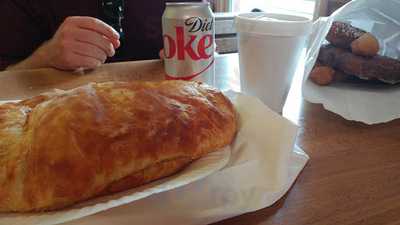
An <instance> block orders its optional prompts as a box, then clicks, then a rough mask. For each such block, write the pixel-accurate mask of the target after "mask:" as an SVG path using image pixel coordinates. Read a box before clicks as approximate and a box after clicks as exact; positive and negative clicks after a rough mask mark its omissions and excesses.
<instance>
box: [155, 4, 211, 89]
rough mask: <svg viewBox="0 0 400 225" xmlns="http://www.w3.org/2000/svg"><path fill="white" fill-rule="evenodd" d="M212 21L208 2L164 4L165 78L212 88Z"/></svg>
mask: <svg viewBox="0 0 400 225" xmlns="http://www.w3.org/2000/svg"><path fill="white" fill-rule="evenodd" d="M214 20H215V18H214V14H213V12H212V11H211V8H210V4H209V3H193V2H191V3H166V8H165V11H164V14H163V17H162V28H163V40H164V63H165V72H166V78H167V79H172V80H196V81H202V82H205V83H207V84H210V85H214V78H215V76H214V73H215V66H214V62H215V59H214V51H215V42H214V38H215V28H214Z"/></svg>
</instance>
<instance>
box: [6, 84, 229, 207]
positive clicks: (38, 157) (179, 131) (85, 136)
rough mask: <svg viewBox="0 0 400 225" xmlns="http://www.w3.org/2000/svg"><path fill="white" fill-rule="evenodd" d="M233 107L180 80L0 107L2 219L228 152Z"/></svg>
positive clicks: (86, 90)
mask: <svg viewBox="0 0 400 225" xmlns="http://www.w3.org/2000/svg"><path fill="white" fill-rule="evenodd" d="M236 130H237V125H236V114H235V111H234V109H233V106H232V104H231V102H230V101H229V100H228V99H227V98H226V97H225V96H224V95H223V94H222V93H221V92H219V91H216V90H214V89H212V88H210V87H208V86H206V85H203V84H200V83H194V82H184V81H163V82H107V83H99V84H89V85H86V86H82V87H79V88H76V89H73V90H70V91H55V92H52V93H47V94H44V95H40V96H37V97H34V98H31V99H28V100H25V101H22V102H19V103H8V104H3V105H0V212H29V211H44V210H53V209H59V208H63V207H67V206H70V205H72V204H74V203H77V202H80V201H83V200H87V199H89V198H93V197H96V196H100V195H105V194H109V193H113V192H117V191H122V190H126V189H129V188H132V187H136V186H140V185H143V184H146V183H148V182H150V181H153V180H155V179H159V178H162V177H165V176H168V175H171V174H174V173H176V172H177V171H179V170H181V169H183V168H184V167H185V166H187V165H188V164H190V163H191V162H192V161H193V160H195V159H198V158H200V157H201V156H203V155H205V154H207V153H210V152H212V151H215V150H218V149H220V148H222V147H224V146H226V145H229V144H230V143H231V142H232V141H233V139H234V136H235V134H236Z"/></svg>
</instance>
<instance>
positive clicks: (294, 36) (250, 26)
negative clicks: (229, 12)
mask: <svg viewBox="0 0 400 225" xmlns="http://www.w3.org/2000/svg"><path fill="white" fill-rule="evenodd" d="M235 21H236V22H235V25H236V30H237V32H238V39H239V40H238V45H239V62H240V82H241V89H242V92H244V93H246V94H249V95H253V96H256V97H258V98H260V99H261V100H262V101H263V102H264V103H265V104H266V105H267V106H269V107H270V108H271V109H272V110H274V111H275V112H277V113H282V109H283V106H284V103H285V101H286V97H287V94H288V91H289V88H290V84H291V81H292V78H293V75H294V73H295V71H296V69H297V65H298V61H299V59H300V55H301V53H302V51H303V49H304V47H305V43H306V39H307V36H308V35H309V33H310V32H311V27H312V21H311V20H310V19H308V18H305V17H300V16H293V15H283V14H272V13H264V12H258V13H245V14H239V15H238V16H237V17H236V20H235Z"/></svg>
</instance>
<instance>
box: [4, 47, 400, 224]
mask: <svg viewBox="0 0 400 225" xmlns="http://www.w3.org/2000/svg"><path fill="white" fill-rule="evenodd" d="M216 62H217V64H216V81H217V86H218V87H220V88H221V89H223V90H227V89H234V90H239V89H240V79H239V70H238V60H237V55H236V54H232V55H227V56H221V57H218V58H217V61H216ZM162 77H163V65H162V63H161V62H160V61H146V62H141V63H136V62H128V63H122V64H110V65H105V66H103V67H102V68H100V69H98V70H96V71H91V72H85V73H81V74H79V73H72V74H71V73H67V72H59V71H54V70H40V71H21V72H18V73H15V72H13V73H10V72H3V73H0V100H8V99H19V98H23V97H28V96H30V95H34V94H38V93H41V92H43V91H48V90H51V89H53V88H71V87H74V86H78V85H81V84H84V83H87V82H91V81H104V80H130V79H145V80H154V79H162ZM298 80H301V79H297V83H296V84H293V85H292V89H296V90H292V94H291V95H290V97H289V100H288V102H287V103H286V107H285V109H286V111H284V115H285V116H286V117H288V118H290V119H291V120H292V121H293V122H295V123H297V124H298V125H299V126H300V132H299V136H298V140H297V144H298V145H299V146H300V147H301V148H303V149H304V150H305V151H306V152H307V153H308V154H309V156H310V158H311V159H310V161H309V163H308V164H307V166H306V167H305V169H304V170H303V172H302V173H301V174H300V176H299V178H298V180H297V182H296V183H295V184H294V185H293V187H292V188H291V190H290V191H289V192H288V193H287V194H286V195H285V197H284V198H283V199H281V200H280V201H278V202H277V203H276V204H274V205H273V206H271V207H269V208H265V209H262V210H259V211H257V212H253V213H249V214H246V215H242V216H239V217H235V218H231V219H228V220H225V221H221V222H219V223H215V224H214V225H228V224H229V225H331V224H332V225H386V224H387V225H397V224H400V120H396V121H392V122H390V123H385V124H379V125H373V126H368V125H364V124H361V123H357V122H350V121H346V120H344V119H343V118H341V117H340V116H338V115H335V114H333V113H331V112H328V111H326V110H324V109H323V108H322V106H320V105H316V104H310V103H307V102H304V101H303V100H302V99H301V92H300V90H298V89H300V85H299V84H298ZM382 110H384V109H382Z"/></svg>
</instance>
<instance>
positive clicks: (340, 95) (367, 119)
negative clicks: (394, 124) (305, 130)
mask: <svg viewBox="0 0 400 225" xmlns="http://www.w3.org/2000/svg"><path fill="white" fill-rule="evenodd" d="M399 8H400V1H394V0H388V1H381V0H355V1H352V2H350V3H349V4H347V5H346V6H344V7H343V8H341V9H340V10H338V11H336V12H335V13H334V14H333V15H332V16H330V17H324V18H320V19H318V20H317V21H316V22H315V23H314V26H313V32H312V35H311V37H310V45H309V49H308V54H307V59H306V69H305V74H306V76H305V79H304V85H303V96H304V98H305V99H306V100H307V101H310V102H312V103H321V104H322V105H323V106H324V108H325V109H327V110H329V111H332V112H334V113H336V114H339V115H340V116H342V117H344V118H345V119H347V120H354V121H360V122H363V123H366V124H376V123H383V122H388V121H391V120H394V119H397V118H400V104H398V102H399V100H398V99H399V97H400V85H393V86H391V85H379V84H377V85H373V84H354V83H353V84H351V83H348V84H346V83H344V82H343V83H335V84H332V85H329V86H324V87H320V86H317V85H315V84H313V83H312V82H310V81H309V80H308V79H307V78H308V75H309V73H310V72H311V70H312V67H313V65H314V63H315V61H316V58H317V56H318V52H319V48H320V46H321V45H322V44H323V43H324V40H325V36H326V35H327V33H328V31H329V28H330V25H331V23H332V22H333V21H336V20H338V21H344V22H349V23H351V24H352V25H354V26H356V27H359V28H362V29H364V30H366V31H369V32H371V33H372V34H374V35H375V36H376V37H377V39H378V40H379V43H380V46H381V49H380V52H379V54H381V55H385V56H388V57H391V58H395V59H400V14H399V13H398V10H399Z"/></svg>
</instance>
